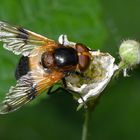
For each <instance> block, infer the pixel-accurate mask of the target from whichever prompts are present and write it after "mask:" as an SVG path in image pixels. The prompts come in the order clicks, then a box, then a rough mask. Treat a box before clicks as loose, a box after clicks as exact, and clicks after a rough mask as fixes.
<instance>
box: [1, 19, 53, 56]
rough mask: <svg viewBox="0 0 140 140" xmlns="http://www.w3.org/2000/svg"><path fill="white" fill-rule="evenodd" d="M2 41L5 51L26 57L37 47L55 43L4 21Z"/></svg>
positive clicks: (2, 24)
mask: <svg viewBox="0 0 140 140" xmlns="http://www.w3.org/2000/svg"><path fill="white" fill-rule="evenodd" d="M0 41H2V42H4V45H3V47H4V48H5V49H7V50H9V51H12V52H13V53H14V54H16V55H19V54H22V55H24V56H28V55H29V54H30V52H31V51H32V50H33V49H34V48H36V47H39V46H46V45H49V44H52V43H54V41H53V40H50V39H48V38H45V37H43V36H41V35H38V34H36V33H33V32H31V31H29V30H26V29H23V28H21V27H16V26H11V25H9V24H8V23H5V22H2V21H0Z"/></svg>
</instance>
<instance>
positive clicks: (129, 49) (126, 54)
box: [119, 40, 140, 67]
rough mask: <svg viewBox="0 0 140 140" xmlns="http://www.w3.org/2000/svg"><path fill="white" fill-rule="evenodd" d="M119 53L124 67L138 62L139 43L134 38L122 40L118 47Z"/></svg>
mask: <svg viewBox="0 0 140 140" xmlns="http://www.w3.org/2000/svg"><path fill="white" fill-rule="evenodd" d="M119 54H120V57H121V59H122V62H123V63H124V65H125V66H126V67H129V66H134V65H136V64H139V63H140V43H139V42H137V41H135V40H126V41H123V42H122V44H121V45H120V48H119Z"/></svg>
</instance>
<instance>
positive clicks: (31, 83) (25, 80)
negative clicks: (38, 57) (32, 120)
mask: <svg viewBox="0 0 140 140" xmlns="http://www.w3.org/2000/svg"><path fill="white" fill-rule="evenodd" d="M62 77H63V74H62V73H60V72H57V71H54V72H52V73H51V74H48V73H45V72H44V71H43V70H41V69H39V70H34V71H31V72H28V73H27V74H26V75H24V76H22V77H21V78H20V79H19V80H18V81H17V84H16V86H14V87H11V88H10V90H9V92H8V93H7V94H6V97H5V99H4V100H3V102H2V103H0V114H6V113H9V112H13V111H15V110H17V109H18V108H20V107H21V106H23V105H24V104H26V103H28V102H30V101H31V100H33V99H34V98H35V97H36V96H37V95H39V94H41V93H42V92H43V91H44V90H45V89H47V88H49V87H50V86H52V85H53V84H55V83H56V82H58V81H59V80H60V79H61V78H62Z"/></svg>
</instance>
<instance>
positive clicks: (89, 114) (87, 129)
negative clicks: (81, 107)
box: [82, 107, 92, 140]
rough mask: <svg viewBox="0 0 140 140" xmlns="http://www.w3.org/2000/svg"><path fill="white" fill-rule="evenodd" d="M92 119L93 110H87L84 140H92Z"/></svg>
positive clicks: (83, 133)
mask: <svg viewBox="0 0 140 140" xmlns="http://www.w3.org/2000/svg"><path fill="white" fill-rule="evenodd" d="M91 118H92V110H91V109H90V108H89V107H88V108H86V110H85V121H84V125H83V132H82V140H90V128H91V127H90V124H91Z"/></svg>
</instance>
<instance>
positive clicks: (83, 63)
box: [78, 55, 90, 72]
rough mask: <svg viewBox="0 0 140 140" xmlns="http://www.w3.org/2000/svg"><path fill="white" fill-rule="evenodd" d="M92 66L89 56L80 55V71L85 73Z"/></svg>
mask: <svg viewBox="0 0 140 140" xmlns="http://www.w3.org/2000/svg"><path fill="white" fill-rule="evenodd" d="M89 64H90V57H89V56H85V55H80V56H79V65H78V67H79V70H80V71H81V72H84V71H85V70H86V69H87V68H88V67H89Z"/></svg>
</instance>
